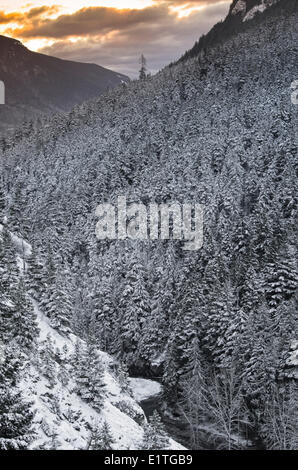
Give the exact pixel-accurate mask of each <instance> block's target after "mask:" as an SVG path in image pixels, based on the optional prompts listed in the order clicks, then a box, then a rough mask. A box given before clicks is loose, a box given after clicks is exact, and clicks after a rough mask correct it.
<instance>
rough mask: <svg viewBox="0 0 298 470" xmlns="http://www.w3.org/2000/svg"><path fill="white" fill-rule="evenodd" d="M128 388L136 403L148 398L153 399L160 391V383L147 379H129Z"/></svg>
mask: <svg viewBox="0 0 298 470" xmlns="http://www.w3.org/2000/svg"><path fill="white" fill-rule="evenodd" d="M130 386H131V389H132V392H133V396H134V398H135V400H136V401H137V402H138V403H140V402H141V401H143V400H147V399H148V398H151V397H155V396H156V395H159V394H160V393H161V391H162V386H161V384H160V383H158V382H156V381H154V380H148V379H140V378H131V379H130Z"/></svg>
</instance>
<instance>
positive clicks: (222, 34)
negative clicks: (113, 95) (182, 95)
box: [179, 0, 296, 61]
mask: <svg viewBox="0 0 298 470" xmlns="http://www.w3.org/2000/svg"><path fill="white" fill-rule="evenodd" d="M295 8H296V6H295V2H293V1H292V0H233V2H232V4H231V6H230V9H229V13H228V15H227V17H226V18H225V20H224V21H221V22H219V23H217V24H216V25H215V26H214V27H213V28H212V29H211V30H210V31H209V33H207V34H206V35H203V36H202V37H201V38H200V39H199V41H197V42H196V43H195V45H194V46H193V47H192V48H191V49H190V50H189V51H187V52H186V53H185V54H183V56H182V57H181V58H180V59H179V61H183V60H187V59H189V58H190V57H195V56H197V55H198V54H200V53H201V52H203V51H206V49H207V48H208V47H213V46H217V45H219V44H223V43H224V42H225V41H226V40H228V39H230V38H232V37H233V36H236V35H237V34H239V33H241V32H245V31H246V30H247V28H249V27H250V23H251V22H254V23H255V24H258V25H259V27H260V28H261V27H262V24H264V23H266V21H267V18H268V19H270V18H271V17H272V16H276V17H277V18H278V17H279V16H280V15H284V14H288V15H290V14H291V12H292V11H295Z"/></svg>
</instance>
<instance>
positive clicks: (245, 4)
mask: <svg viewBox="0 0 298 470" xmlns="http://www.w3.org/2000/svg"><path fill="white" fill-rule="evenodd" d="M278 1H280V0H236V1H234V2H233V4H232V6H231V10H230V14H231V15H232V16H235V15H241V17H242V21H248V20H252V19H253V18H254V17H255V15H256V14H257V13H263V12H264V11H265V10H266V9H267V8H269V7H271V6H272V5H273V4H274V3H277V2H278Z"/></svg>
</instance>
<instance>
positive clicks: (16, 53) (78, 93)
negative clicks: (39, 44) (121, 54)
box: [0, 36, 129, 132]
mask: <svg viewBox="0 0 298 470" xmlns="http://www.w3.org/2000/svg"><path fill="white" fill-rule="evenodd" d="M0 80H2V81H3V82H4V83H5V85H6V105H5V106H0V132H1V131H3V130H4V129H7V128H15V127H16V126H17V125H18V124H19V123H20V122H22V121H23V120H27V121H28V120H29V119H31V118H32V117H34V116H36V115H39V114H42V113H54V112H59V111H67V110H70V109H71V108H73V106H74V105H76V104H80V103H82V102H83V101H86V100H89V99H91V98H94V97H96V96H98V95H100V94H101V93H102V92H104V91H105V90H107V89H109V88H114V87H115V86H118V85H119V84H121V83H127V82H128V81H129V79H128V77H126V76H124V75H121V74H118V73H115V72H112V71H111V70H108V69H105V68H103V67H100V66H98V65H95V64H84V63H79V62H71V61H66V60H61V59H57V58H55V57H50V56H46V55H43V54H38V53H35V52H31V51H29V50H28V49H27V48H26V47H24V46H23V45H22V44H21V43H20V42H19V41H16V40H14V39H11V38H8V37H5V36H0Z"/></svg>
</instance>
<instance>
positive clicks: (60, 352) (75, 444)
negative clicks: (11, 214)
mask: <svg viewBox="0 0 298 470" xmlns="http://www.w3.org/2000/svg"><path fill="white" fill-rule="evenodd" d="M2 230H3V226H2V225H1V224H0V234H1V232H2ZM11 239H12V241H13V244H14V246H15V250H16V254H17V260H16V261H17V265H18V267H19V271H20V276H22V277H24V274H25V271H26V267H27V263H26V258H27V257H28V256H29V255H30V254H31V252H32V247H31V246H30V245H29V244H28V243H27V242H26V241H24V240H22V239H21V238H20V237H18V236H17V235H15V234H13V233H11ZM31 302H32V304H33V307H34V311H35V314H36V319H37V325H38V329H39V336H38V339H37V345H36V348H35V350H34V354H33V355H32V356H30V355H29V356H28V357H26V359H25V365H24V371H23V374H22V380H21V382H20V384H19V388H20V390H21V391H22V395H23V396H24V397H25V398H26V400H28V401H30V402H32V409H33V410H34V412H35V416H34V422H33V429H34V432H35V438H34V440H33V442H32V443H31V445H30V448H31V449H66V450H71V449H75V450H77V449H82V450H84V449H88V448H89V444H90V439H91V434H92V432H93V431H94V429H100V428H101V427H102V426H103V425H104V423H107V424H108V426H109V428H110V432H111V435H112V438H113V444H112V445H111V447H112V448H113V449H115V450H116V449H117V450H128V449H129V450H135V449H139V448H141V442H142V439H143V433H144V429H143V428H144V425H145V424H146V423H147V419H146V417H145V414H144V412H143V410H142V408H141V407H140V405H139V404H138V403H137V401H138V400H140V399H143V398H144V397H146V398H148V397H150V396H152V395H155V394H156V393H159V392H160V386H159V384H157V383H156V382H153V381H150V380H148V381H147V380H144V379H131V380H132V382H131V386H133V388H135V389H136V390H138V392H136V395H134V393H133V390H132V387H131V386H130V385H129V384H130V379H129V378H128V379H127V381H126V383H125V386H124V385H123V383H122V382H121V383H120V381H119V375H117V374H119V371H118V369H117V366H119V364H118V363H117V361H115V360H114V359H113V358H112V357H111V356H110V355H108V354H107V353H105V352H102V351H100V350H97V351H96V353H97V356H98V358H99V361H100V363H101V364H102V366H103V369H104V373H103V387H102V389H103V393H104V403H103V406H102V408H101V409H100V411H99V410H97V409H96V407H95V408H93V407H92V406H91V405H90V404H89V403H87V402H86V401H84V400H83V399H82V398H81V397H80V396H79V394H78V393H77V391H78V390H77V384H76V381H75V374H74V361H75V357H76V350H77V349H81V350H82V349H84V348H86V347H87V345H86V343H85V341H83V340H82V339H80V338H78V337H77V336H76V335H74V334H72V333H71V334H68V335H64V334H63V335H62V334H60V332H59V331H57V330H56V329H54V328H52V326H51V324H50V321H49V319H48V318H47V317H46V316H45V315H44V313H43V312H42V309H41V308H40V306H39V305H38V302H37V301H36V300H34V299H31ZM24 357H25V356H24ZM117 371H118V372H117ZM140 389H142V390H143V395H142V394H141V392H140ZM169 449H175V450H179V449H184V447H183V446H181V445H180V444H178V443H176V442H175V441H173V440H172V439H169Z"/></svg>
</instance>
